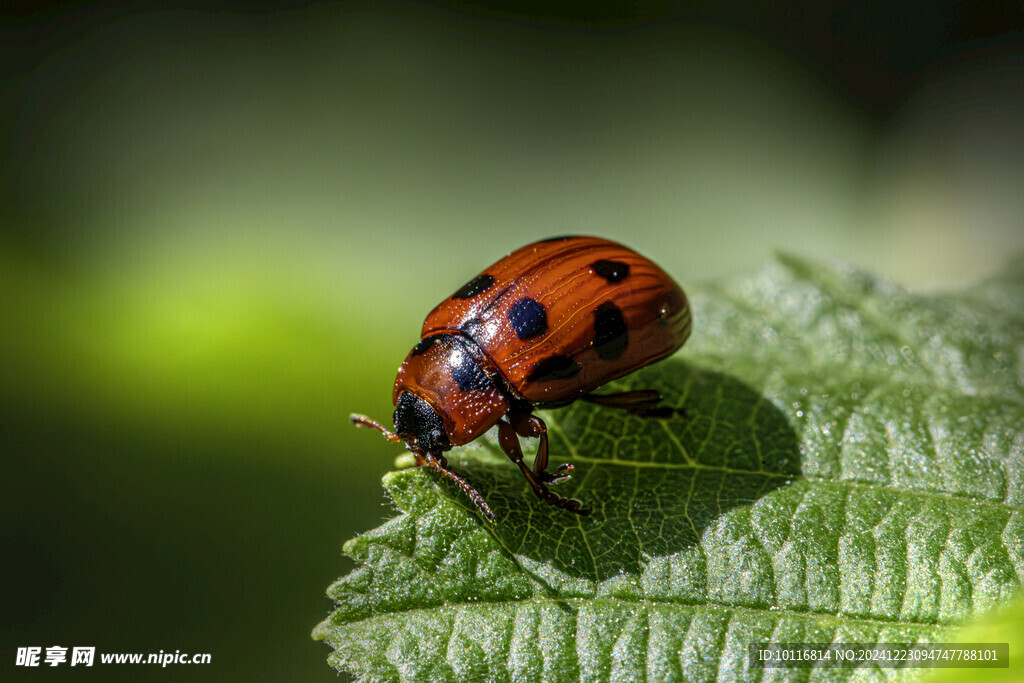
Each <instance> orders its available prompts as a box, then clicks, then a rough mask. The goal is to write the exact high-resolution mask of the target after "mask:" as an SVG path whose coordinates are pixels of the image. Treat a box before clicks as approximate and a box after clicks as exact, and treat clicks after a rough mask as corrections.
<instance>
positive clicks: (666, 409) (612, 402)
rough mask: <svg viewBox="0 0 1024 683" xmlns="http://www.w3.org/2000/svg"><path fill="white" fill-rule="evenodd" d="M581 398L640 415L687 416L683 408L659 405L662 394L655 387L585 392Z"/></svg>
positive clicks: (595, 403)
mask: <svg viewBox="0 0 1024 683" xmlns="http://www.w3.org/2000/svg"><path fill="white" fill-rule="evenodd" d="M580 400H581V401H586V402H587V403H593V404H594V405H599V406H605V407H608V408H622V409H623V410H625V411H627V412H629V413H630V414H632V415H639V416H640V417H672V416H674V415H680V416H682V417H686V411H685V410H683V409H682V408H672V407H670V406H662V405H658V404H659V403H661V394H659V393H658V392H657V391H655V390H654V389H640V390H637V391H620V392H618V393H615V394H583V395H582V396H580Z"/></svg>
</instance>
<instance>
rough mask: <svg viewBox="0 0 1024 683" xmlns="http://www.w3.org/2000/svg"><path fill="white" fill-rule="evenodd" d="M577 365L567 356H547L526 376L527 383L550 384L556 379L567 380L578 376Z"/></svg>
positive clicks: (578, 369)
mask: <svg viewBox="0 0 1024 683" xmlns="http://www.w3.org/2000/svg"><path fill="white" fill-rule="evenodd" d="M579 371H580V366H579V363H577V362H576V361H574V360H573V359H572V358H569V356H548V357H547V358H545V359H544V360H542V361H540V362H539V363H537V364H535V365H534V366H533V369H532V370H530V374H529V375H527V376H526V381H528V382H550V381H552V380H558V379H569V378H571V377H575V376H576V375H577V374H579Z"/></svg>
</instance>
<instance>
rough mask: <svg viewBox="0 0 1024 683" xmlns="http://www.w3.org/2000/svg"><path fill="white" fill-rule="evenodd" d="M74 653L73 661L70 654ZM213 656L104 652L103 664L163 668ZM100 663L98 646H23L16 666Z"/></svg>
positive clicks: (175, 653) (15, 661) (203, 661)
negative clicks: (97, 651)
mask: <svg viewBox="0 0 1024 683" xmlns="http://www.w3.org/2000/svg"><path fill="white" fill-rule="evenodd" d="M69 650H70V655H71V656H70V658H69V657H68V652H69ZM211 659H212V658H211V656H210V653H208V652H201V653H197V654H189V653H187V652H182V651H181V650H175V651H174V652H164V651H163V650H160V651H159V652H148V653H147V652H101V653H100V656H99V663H100V664H159V665H160V667H161V668H163V667H166V666H169V665H171V664H209V663H210V660H211ZM95 663H96V648H95V647H72V648H67V647H64V646H63V645H51V646H50V647H46V648H44V647H34V646H26V647H19V648H18V650H17V653H16V654H15V657H14V664H15V665H16V666H61V665H62V664H67V665H69V666H92V665H93V664H95Z"/></svg>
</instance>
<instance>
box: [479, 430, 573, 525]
mask: <svg viewBox="0 0 1024 683" xmlns="http://www.w3.org/2000/svg"><path fill="white" fill-rule="evenodd" d="M498 443H499V444H501V450H503V451H505V455H507V456H508V458H509V460H511V461H512V462H514V463H515V464H516V465H517V466H518V467H519V469H520V471H522V473H523V476H524V477H526V481H527V482H529V484H530V486H531V487H532V488H533V491H534V493H536V494H537V497H538V498H540V499H542V500H543V501H544V502H545V503H547V504H548V505H554V506H555V507H560V508H563V509H565V510H569V511H570V512H575V513H578V514H581V515H585V514H587V513H588V512H590V511H589V510H585V509H583V507H582V505H583V504H582V503H581V502H580V501H578V500H576V499H575V498H563V497H562V496H560V495H558V494H557V493H554V492H553V491H549V490H548V487H546V486H545V485H544V482H543V481H541V479H540V477H538V476H537V475H536V474H534V473H533V471H531V470H530V468H529V467H527V466H526V463H525V462H523V449H522V447H520V445H519V437H518V436H516V430H515V429H514V428H513V427H512V425H510V424H509V423H508V422H505V421H504V420H498Z"/></svg>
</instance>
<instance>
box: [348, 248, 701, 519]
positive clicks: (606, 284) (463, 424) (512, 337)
mask: <svg viewBox="0 0 1024 683" xmlns="http://www.w3.org/2000/svg"><path fill="white" fill-rule="evenodd" d="M691 324H692V316H691V313H690V306H689V303H688V301H687V299H686V295H685V294H684V293H683V290H682V289H681V288H680V287H679V285H678V284H676V283H675V281H674V280H672V278H671V277H669V276H668V275H667V274H666V273H665V272H664V271H663V270H662V269H661V268H659V267H658V266H656V265H655V264H654V263H652V262H651V261H650V260H648V259H646V258H644V257H643V256H641V255H639V254H637V253H636V252H634V251H632V250H631V249H628V248H626V247H624V246H622V245H621V244H617V243H615V242H612V241H609V240H605V239H601V238H597V237H582V236H568V237H556V238H551V239H547V240H542V241H540V242H535V243H533V244H529V245H527V246H525V247H522V248H520V249H518V250H516V251H514V252H512V253H510V254H509V255H508V256H506V257H505V258H503V259H501V260H499V261H498V262H496V263H495V264H493V265H492V266H491V267H489V268H487V269H485V270H484V271H483V272H482V273H480V274H479V275H477V276H476V277H474V278H473V279H471V280H470V281H469V282H467V283H466V284H465V285H463V286H462V287H460V288H459V289H458V290H456V292H455V293H454V294H452V295H451V296H450V297H448V298H447V299H445V300H444V301H442V302H441V303H440V304H439V305H438V306H437V307H436V308H434V310H433V311H431V312H430V314H429V315H428V316H427V318H426V320H425V321H424V323H423V329H422V333H421V335H420V341H419V342H418V343H417V344H416V345H415V346H414V347H413V348H412V351H410V352H409V355H408V356H407V357H406V359H405V361H404V362H403V363H402V365H401V367H400V368H399V369H398V376H397V377H396V379H395V386H394V391H393V393H392V402H393V403H394V405H395V412H394V416H393V421H394V431H393V432H392V431H390V430H388V429H387V428H386V427H384V426H383V425H382V424H380V423H378V422H376V421H374V420H372V419H370V418H368V417H366V416H364V415H352V416H351V420H352V422H353V423H354V424H355V425H356V426H359V427H369V428H372V429H375V430H377V431H379V432H380V433H381V434H383V435H384V437H385V438H386V439H388V440H389V441H392V442H395V443H398V442H403V441H404V442H405V445H406V447H407V448H408V450H409V451H411V452H412V454H413V455H414V456H415V459H416V464H417V465H418V466H422V465H426V466H428V467H431V468H433V469H435V470H437V471H438V472H440V473H441V474H443V475H444V476H446V477H448V478H450V479H452V480H453V481H454V482H455V483H456V484H458V485H459V487H461V488H462V490H463V491H464V492H465V493H466V495H467V496H468V497H469V498H470V499H471V500H473V502H474V503H475V504H476V506H477V507H478V508H479V510H480V512H481V513H482V514H483V515H484V516H485V517H487V519H489V520H491V521H493V520H494V513H493V512H492V511H491V508H490V506H488V504H487V502H486V501H485V500H484V498H483V497H482V496H481V495H480V494H479V493H478V492H477V491H476V490H475V489H474V488H473V487H472V486H470V485H469V484H468V483H467V482H466V481H465V480H464V479H462V478H461V477H459V476H458V475H457V474H455V473H454V472H452V471H451V470H450V469H448V463H447V460H446V459H445V457H444V453H445V452H447V451H448V450H450V449H451V448H452V447H454V446H461V445H464V444H467V443H469V442H471V441H473V440H474V439H476V438H478V437H479V436H481V435H483V434H484V433H485V432H486V431H488V430H489V429H491V428H492V427H494V426H495V425H497V427H498V443H499V445H500V446H501V449H502V450H503V451H504V452H505V454H506V455H507V456H508V457H509V459H511V460H512V462H514V463H515V464H516V465H518V467H519V469H520V470H521V471H522V473H523V476H524V477H525V478H526V481H527V482H529V484H530V486H531V487H532V488H533V490H534V492H536V494H537V495H538V496H539V497H540V498H541V499H542V500H544V501H546V502H547V503H549V504H551V505H555V506H557V507H560V508H563V509H565V510H569V511H571V512H576V513H580V514H586V513H587V512H588V510H586V509H585V508H583V507H582V504H581V503H580V501H578V500H575V499H572V498H565V497H562V496H559V495H558V494H556V493H554V492H553V491H551V490H550V489H548V485H550V484H557V483H560V482H562V481H565V480H567V479H568V478H569V477H570V476H571V474H572V472H573V470H574V467H573V465H571V464H563V465H559V466H558V467H557V468H556V469H555V471H554V472H548V471H547V466H548V435H547V426H546V425H545V424H544V421H543V420H542V419H541V418H540V417H538V416H536V415H534V414H533V411H534V410H535V409H537V408H555V407H562V406H565V405H568V404H570V403H572V402H573V401H576V400H582V401H587V402H590V403H594V404H597V405H601V406H607V407H612V408H620V409H625V410H628V411H630V412H632V413H634V414H638V415H643V416H648V417H669V416H671V415H672V414H674V413H675V412H678V411H675V410H673V409H670V408H667V407H665V406H661V405H659V403H660V401H661V396H660V395H659V394H658V392H657V391H654V390H639V391H624V392H619V393H613V394H594V393H592V392H593V390H594V389H596V388H598V387H600V386H601V385H603V384H605V383H607V382H609V381H611V380H613V379H616V378H618V377H622V376H623V375H627V374H629V373H631V372H633V371H635V370H637V369H639V368H641V367H643V366H646V365H649V364H651V363H653V362H655V361H658V360H661V359H662V358H665V357H666V356H669V355H670V354H672V353H673V352H675V351H676V350H677V349H678V348H679V347H681V346H682V345H683V343H684V342H685V341H686V339H687V337H688V336H689V334H690V327H691ZM519 437H535V438H538V439H539V445H538V447H537V455H536V457H535V459H534V463H533V467H532V468H531V467H529V466H527V464H526V463H525V462H524V461H523V450H522V447H521V446H520V443H519Z"/></svg>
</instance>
